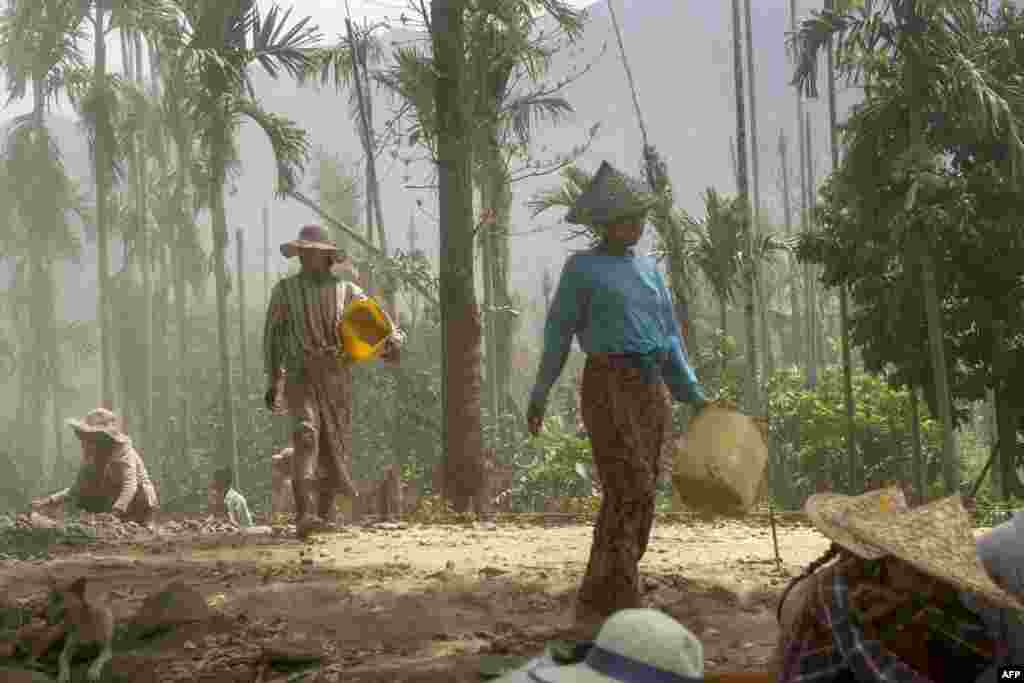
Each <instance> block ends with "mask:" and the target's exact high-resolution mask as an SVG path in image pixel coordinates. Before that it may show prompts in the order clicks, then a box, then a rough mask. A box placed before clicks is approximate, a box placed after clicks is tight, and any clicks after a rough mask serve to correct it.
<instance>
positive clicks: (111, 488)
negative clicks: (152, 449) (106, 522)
mask: <svg viewBox="0 0 1024 683" xmlns="http://www.w3.org/2000/svg"><path fill="white" fill-rule="evenodd" d="M67 423H68V425H69V426H70V427H71V428H72V429H74V430H75V434H76V435H77V436H78V440H79V441H80V442H81V444H82V467H81V469H80V471H79V474H78V478H77V480H76V482H75V485H74V486H72V487H71V488H70V489H65V490H63V491H60V492H58V493H55V494H53V495H51V496H47V497H45V498H42V499H39V500H36V501H33V503H32V507H34V508H36V509H41V508H46V507H49V506H52V505H55V504H58V503H63V502H65V501H70V502H73V503H74V504H76V505H77V506H78V507H80V508H81V509H83V510H86V511H88V512H95V513H110V514H113V515H115V516H116V517H118V518H119V519H121V520H124V521H130V522H136V523H138V524H141V525H143V526H146V527H148V528H149V529H151V530H152V529H154V523H153V517H154V515H155V513H156V510H157V507H158V504H159V503H158V500H157V495H156V487H155V486H154V485H153V481H152V480H151V479H150V478H149V472H148V471H147V470H146V464H145V463H144V462H143V461H142V457H141V456H140V455H139V453H138V451H136V450H135V448H134V446H133V445H132V440H131V439H130V438H129V437H128V435H127V434H125V433H124V432H123V431H122V430H121V419H120V418H119V417H118V416H117V415H116V414H114V413H113V412H111V411H109V410H107V409H106V408H97V409H96V410H93V411H91V412H90V413H89V414H88V415H86V416H85V418H84V419H81V420H78V419H73V420H68V421H67Z"/></svg>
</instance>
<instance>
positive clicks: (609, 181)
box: [565, 161, 657, 226]
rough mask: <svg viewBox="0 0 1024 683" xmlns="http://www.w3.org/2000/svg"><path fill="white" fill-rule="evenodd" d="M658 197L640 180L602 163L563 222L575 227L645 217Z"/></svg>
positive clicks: (604, 162)
mask: <svg viewBox="0 0 1024 683" xmlns="http://www.w3.org/2000/svg"><path fill="white" fill-rule="evenodd" d="M656 203H657V197H655V196H654V195H653V194H652V193H651V192H649V191H648V190H647V188H646V186H645V185H644V184H643V183H641V182H640V181H639V180H636V179H634V178H630V177H629V176H627V175H626V174H624V173H622V172H621V171H619V170H617V169H615V168H613V167H612V165H611V164H609V163H608V162H607V161H602V162H601V167H600V168H598V169H597V173H595V174H594V178H593V179H592V180H591V181H590V185H588V186H587V189H586V190H584V191H583V193H582V194H580V196H579V197H578V198H577V199H576V202H575V203H574V204H573V206H572V208H571V209H570V210H569V213H568V214H566V216H565V220H566V222H568V223H572V224H574V225H589V226H596V225H608V224H610V223H614V222H615V221H618V220H622V219H625V218H631V217H634V216H639V215H644V214H646V213H647V212H648V211H649V210H650V209H651V207H652V206H654V205H655V204H656Z"/></svg>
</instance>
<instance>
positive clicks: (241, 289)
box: [235, 228, 250, 486]
mask: <svg viewBox="0 0 1024 683" xmlns="http://www.w3.org/2000/svg"><path fill="white" fill-rule="evenodd" d="M235 241H236V242H237V246H238V254H237V258H238V263H237V265H236V268H237V270H238V357H239V358H240V360H239V364H240V365H241V370H242V376H241V379H240V380H239V387H238V395H239V396H241V397H242V400H241V401H240V402H239V405H240V410H239V416H238V422H239V424H240V425H241V426H242V429H243V430H246V431H248V429H249V426H250V425H249V398H250V397H249V381H248V380H249V345H248V344H247V343H246V336H247V334H248V328H247V327H246V325H245V237H244V235H243V234H242V230H241V228H239V229H238V230H236V231H235ZM235 477H236V478H237V477H238V472H235ZM239 486H241V484H239Z"/></svg>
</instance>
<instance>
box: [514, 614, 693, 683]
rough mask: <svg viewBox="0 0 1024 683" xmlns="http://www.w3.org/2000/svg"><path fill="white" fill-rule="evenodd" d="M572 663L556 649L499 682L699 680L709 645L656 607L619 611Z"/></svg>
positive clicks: (680, 682)
mask: <svg viewBox="0 0 1024 683" xmlns="http://www.w3.org/2000/svg"><path fill="white" fill-rule="evenodd" d="M575 655H576V656H574V657H573V661H572V662H571V663H564V664H562V663H559V662H558V661H556V660H555V659H554V657H553V656H552V653H550V652H549V653H546V654H545V656H544V657H538V658H536V659H534V660H532V661H530V662H528V663H527V664H526V666H524V667H522V668H521V669H518V670H516V671H513V672H511V673H508V674H505V675H504V676H502V677H500V678H498V679H497V680H496V682H495V683H616V682H620V683H698V682H699V681H703V680H704V646H703V645H702V644H701V642H700V640H699V639H698V638H697V637H696V636H694V635H693V634H692V633H690V631H688V630H687V629H686V627H684V626H683V625H682V624H680V623H679V622H678V621H676V620H675V619H673V618H672V617H670V616H668V615H667V614H665V613H664V612H660V611H658V610H653V609H625V610H621V611H619V612H616V613H615V614H613V615H612V616H611V617H609V618H608V620H607V621H605V622H604V625H603V626H602V627H601V630H600V632H599V633H598V634H597V638H596V640H594V641H593V642H585V643H580V644H579V646H578V647H577V648H576V653H575Z"/></svg>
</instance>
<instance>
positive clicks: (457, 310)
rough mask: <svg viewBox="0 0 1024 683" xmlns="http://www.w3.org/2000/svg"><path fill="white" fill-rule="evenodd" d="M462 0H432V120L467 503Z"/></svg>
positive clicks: (457, 448) (469, 193) (469, 222)
mask: <svg viewBox="0 0 1024 683" xmlns="http://www.w3.org/2000/svg"><path fill="white" fill-rule="evenodd" d="M466 10H467V7H466V3H465V2H464V0H435V1H434V2H433V3H432V6H431V16H430V36H431V43H432V46H433V66H434V69H435V71H436V79H435V80H434V87H435V90H434V93H435V94H434V107H433V112H434V116H435V119H434V126H435V127H432V132H433V133H434V135H435V141H436V158H437V163H438V194H439V204H440V223H441V226H442V228H443V229H442V230H441V292H440V293H441V297H440V299H441V327H442V332H441V340H442V341H441V345H442V356H443V358H444V359H445V363H444V368H443V371H444V377H443V382H444V389H443V392H442V394H443V410H444V425H443V434H444V450H445V455H444V461H443V471H444V477H443V495H444V497H445V498H446V499H447V500H449V501H451V503H452V506H453V507H454V509H455V510H457V511H460V512H463V511H466V510H469V509H470V507H471V505H472V501H473V500H475V499H477V497H478V493H479V491H480V490H482V487H483V484H484V482H483V481H481V480H480V477H479V476H474V474H471V473H478V472H480V471H481V469H482V467H481V465H482V456H483V453H482V451H483V434H482V422H481V415H480V336H481V329H480V311H479V309H478V308H477V304H476V292H475V291H474V287H473V284H474V283H473V230H474V225H473V176H472V159H473V156H472V155H473V149H472V144H471V135H470V121H469V116H468V115H469V111H468V108H467V106H466V102H465V97H466V94H467V93H466V89H467V88H466V86H467V84H468V74H467V73H466V24H465V12H466Z"/></svg>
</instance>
